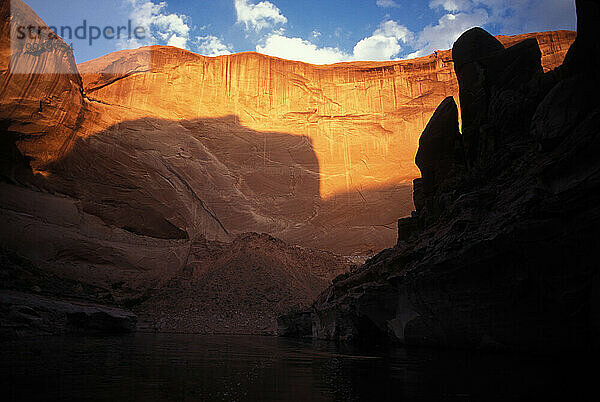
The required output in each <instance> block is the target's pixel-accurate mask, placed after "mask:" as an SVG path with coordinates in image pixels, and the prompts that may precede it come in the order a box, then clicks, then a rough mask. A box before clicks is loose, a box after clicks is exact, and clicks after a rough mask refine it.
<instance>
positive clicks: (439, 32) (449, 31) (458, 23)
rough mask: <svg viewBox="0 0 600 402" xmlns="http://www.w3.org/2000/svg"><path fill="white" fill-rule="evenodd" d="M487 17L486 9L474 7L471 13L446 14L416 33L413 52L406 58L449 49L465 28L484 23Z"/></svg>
mask: <svg viewBox="0 0 600 402" xmlns="http://www.w3.org/2000/svg"><path fill="white" fill-rule="evenodd" d="M488 19H489V16H488V13H487V11H485V10H484V9H481V8H479V9H475V10H473V12H472V13H458V14H446V15H444V16H443V17H442V18H440V20H439V21H438V24H437V25H429V26H426V27H425V28H424V29H423V30H422V31H421V32H420V33H419V34H418V35H417V40H416V43H415V49H417V50H415V51H414V52H413V53H411V54H409V55H408V56H406V58H407V59H412V58H415V57H421V56H427V55H428V54H431V53H433V52H434V51H436V50H444V49H450V48H451V47H452V45H453V44H454V42H455V41H456V39H458V37H459V36H460V35H462V34H463V32H465V31H466V30H468V29H470V28H473V27H476V26H481V25H484V24H485V23H486V22H487V21H488Z"/></svg>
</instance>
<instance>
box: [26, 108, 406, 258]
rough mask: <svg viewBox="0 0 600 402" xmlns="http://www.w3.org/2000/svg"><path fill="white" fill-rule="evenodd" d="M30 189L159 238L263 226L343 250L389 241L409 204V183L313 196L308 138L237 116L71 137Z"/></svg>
mask: <svg viewBox="0 0 600 402" xmlns="http://www.w3.org/2000/svg"><path fill="white" fill-rule="evenodd" d="M44 173H45V175H44V176H45V177H42V176H41V175H38V176H37V177H36V179H34V180H33V182H34V183H35V185H36V186H38V187H40V188H42V189H44V190H47V191H50V192H53V193H58V194H63V195H67V196H68V197H71V198H72V199H74V200H75V201H76V203H77V205H78V208H80V209H81V211H82V212H83V213H87V214H90V215H93V216H96V217H98V218H100V219H101V220H102V221H103V222H104V223H105V224H106V225H108V226H114V227H118V228H121V229H124V230H126V231H128V232H130V233H133V234H135V235H141V236H147V237H152V238H157V239H173V240H176V239H192V240H193V239H195V238H197V237H198V236H206V237H207V238H211V239H215V240H221V241H227V240H230V239H232V237H234V236H235V235H237V234H239V233H243V232H250V231H253V232H265V233H270V234H272V235H274V236H277V237H280V238H282V239H284V240H286V241H288V242H290V243H294V244H300V245H304V246H310V247H315V248H324V249H329V250H332V251H335V252H338V253H341V254H353V253H356V254H371V253H373V252H375V251H378V250H379V249H382V248H385V247H388V246H390V245H392V244H393V243H394V241H395V238H396V225H395V222H396V221H397V219H398V218H399V217H401V216H403V215H406V214H409V213H410V211H411V210H412V194H411V192H412V188H411V186H409V185H407V184H402V183H401V184H399V185H398V186H393V187H388V188H382V189H378V190H370V191H360V190H357V191H356V192H351V193H346V194H339V195H337V196H335V197H332V198H329V199H327V200H322V199H321V197H320V171H319V162H318V159H317V157H316V155H315V152H314V150H313V147H312V142H311V140H310V138H308V137H304V136H297V135H290V134H286V133H280V132H258V131H254V130H251V129H248V128H247V127H244V126H243V125H241V124H240V121H239V119H238V118H237V117H236V116H226V117H222V118H206V119H193V120H181V121H172V120H164V119H156V118H142V119H137V120H130V121H124V122H120V123H118V124H115V125H113V126H111V127H109V128H108V129H106V130H105V131H103V132H100V133H97V134H94V135H91V136H89V137H85V138H83V137H81V138H79V139H78V140H77V141H76V142H75V144H74V146H73V147H72V148H71V149H70V150H68V151H67V152H66V153H65V154H64V155H63V156H62V158H60V159H59V160H57V161H54V162H52V163H50V164H47V165H46V166H45V167H44Z"/></svg>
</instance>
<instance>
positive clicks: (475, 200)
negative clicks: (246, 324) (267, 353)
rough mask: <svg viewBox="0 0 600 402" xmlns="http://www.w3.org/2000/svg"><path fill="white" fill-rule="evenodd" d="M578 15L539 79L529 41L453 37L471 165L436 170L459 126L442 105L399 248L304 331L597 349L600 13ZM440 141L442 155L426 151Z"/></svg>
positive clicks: (334, 294) (353, 278)
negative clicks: (561, 52)
mask: <svg viewBox="0 0 600 402" xmlns="http://www.w3.org/2000/svg"><path fill="white" fill-rule="evenodd" d="M577 10H578V18H579V22H578V27H579V36H578V39H577V40H576V42H575V44H574V45H573V46H572V48H571V50H570V51H569V54H568V56H567V58H566V60H565V63H564V64H563V65H562V66H560V68H557V69H555V70H553V71H548V72H546V73H544V72H543V69H542V66H541V63H540V51H539V49H537V46H536V44H535V43H534V42H532V41H525V42H523V43H519V44H515V45H513V46H511V47H509V48H507V49H501V48H500V46H499V44H498V42H497V41H496V40H495V39H494V38H493V37H492V36H491V35H489V34H487V33H485V32H484V31H482V30H480V29H474V30H471V31H468V32H466V33H465V34H464V35H463V36H462V37H461V38H459V40H458V41H457V42H456V44H455V46H454V49H453V52H454V55H455V56H454V59H455V63H456V64H455V68H456V72H457V75H458V81H459V84H460V91H461V94H460V98H461V112H462V113H461V115H462V118H463V125H462V127H463V134H462V139H463V142H464V148H465V156H466V162H467V163H466V168H465V169H464V170H463V171H462V172H461V171H460V170H459V171H457V172H456V173H454V174H451V175H447V176H445V177H441V178H440V177H439V174H438V173H436V168H438V167H440V168H441V167H443V166H448V164H449V162H448V158H446V157H447V156H448V155H450V150H451V149H452V146H451V145H450V144H452V142H453V141H451V139H452V138H455V133H456V132H455V129H454V127H455V125H456V121H455V120H454V114H453V113H450V112H448V110H450V108H449V107H450V106H451V103H450V102H449V101H446V102H444V103H445V104H444V105H441V106H440V108H439V111H438V113H436V116H435V117H434V118H433V119H432V120H431V122H430V124H429V126H428V128H427V129H426V131H425V132H424V133H423V140H422V141H421V144H420V150H419V155H420V156H419V160H418V161H417V162H418V164H419V167H421V169H422V175H423V177H422V179H421V180H420V181H417V183H416V185H415V199H416V201H417V200H418V201H417V202H416V205H417V209H416V211H415V212H414V213H413V214H412V217H410V218H407V219H404V220H401V221H400V224H399V230H400V234H401V235H400V236H399V241H398V244H397V245H396V246H395V247H394V248H391V249H388V250H385V251H383V252H382V253H380V254H379V255H377V256H376V257H374V258H372V259H371V260H369V261H368V262H367V263H366V264H365V265H364V266H363V267H362V268H361V269H359V270H358V271H357V272H354V273H352V274H350V275H346V276H343V277H340V278H339V279H338V280H334V284H333V285H332V286H331V287H330V288H329V289H328V290H326V291H325V292H324V293H323V294H321V295H320V296H319V298H318V299H317V300H316V301H315V303H314V305H313V307H312V308H311V309H310V311H309V312H310V314H311V319H312V326H311V332H312V335H313V336H315V337H319V338H328V339H343V340H355V341H365V342H373V341H374V340H375V339H381V340H393V341H398V342H403V343H406V344H409V345H430V346H445V347H469V348H478V347H480V348H508V349H528V350H557V349H575V348H585V347H587V346H589V345H597V339H598V335H599V332H598V331H599V329H600V314H599V312H600V304H599V300H600V298H599V296H598V295H599V294H600V288H599V287H598V283H599V274H598V270H597V260H598V257H599V256H598V251H597V250H598V249H599V248H598V247H599V246H600V243H599V240H598V239H600V210H599V207H598V205H600V204H598V196H597V195H596V194H600V191H599V190H600V174H599V172H600V166H599V165H598V158H597V157H596V156H595V155H597V154H598V151H600V140H599V139H600V136H599V135H598V134H599V133H598V130H599V129H598V127H600V124H599V123H600V107H599V104H598V102H596V101H594V96H593V93H597V91H598V89H599V88H600V79H599V76H598V73H597V72H596V71H593V69H592V68H590V66H591V65H593V64H594V61H593V60H594V59H595V58H597V52H596V51H595V49H596V47H597V41H596V40H595V36H594V35H595V34H594V32H595V28H593V26H594V25H593V24H595V22H593V21H597V19H598V17H600V15H599V11H600V9H599V7H598V2H596V1H591V0H581V1H577ZM576 94H580V95H579V96H580V97H579V98H578V95H576ZM444 110H446V112H443V111H444ZM442 122H445V124H441V123H442ZM436 126H439V127H440V129H439V130H438V131H435V132H434V131H432V128H433V127H436ZM433 133H437V134H438V135H433ZM443 139H444V140H447V141H448V142H447V143H446V142H445V141H442V140H443ZM457 143H460V142H459V141H457ZM436 144H437V146H438V149H440V150H441V151H440V152H441V155H442V157H441V159H442V161H439V160H438V159H437V158H436V157H435V155H433V154H432V153H430V152H429V149H432V148H433V147H434V146H436ZM444 144H445V145H444ZM459 147H460V146H458V148H459ZM425 183H428V184H427V186H426V185H425ZM417 184H418V185H417ZM426 190H427V191H426ZM441 200H443V202H442V201H441ZM431 205H438V206H440V207H439V208H431ZM287 326H290V323H287ZM304 335H306V334H304Z"/></svg>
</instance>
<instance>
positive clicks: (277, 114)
mask: <svg viewBox="0 0 600 402" xmlns="http://www.w3.org/2000/svg"><path fill="white" fill-rule="evenodd" d="M533 36H536V37H537V38H538V42H539V43H540V45H541V50H542V53H543V63H544V67H545V68H546V70H549V69H552V68H554V67H557V66H558V65H560V63H562V59H563V58H564V55H565V54H566V51H567V50H568V48H569V46H570V44H571V43H572V41H573V40H574V38H575V34H574V33H573V32H566V31H561V32H546V33H539V34H525V35H519V36H518V37H500V39H501V40H502V41H503V42H504V43H505V44H513V43H516V42H518V41H522V40H524V39H526V38H530V37H533ZM451 58H452V57H451V54H450V52H449V51H440V52H437V53H436V54H434V55H431V56H428V57H423V58H419V59H415V60H407V61H399V62H357V63H340V64H335V65H330V66H315V65H310V64H306V63H301V62H294V61H288V60H282V59H278V58H274V57H269V56H264V55H261V54H258V53H252V52H250V53H241V54H235V55H229V56H221V57H216V58H209V57H203V56H199V55H196V54H193V53H190V52H187V51H184V50H181V49H176V48H170V47H151V48H142V49H139V50H136V51H123V52H118V53H114V54H111V55H108V56H105V57H102V58H100V59H96V60H92V61H90V62H86V63H83V64H81V65H79V70H80V72H81V73H82V76H83V79H84V86H85V91H86V94H87V96H88V97H89V98H90V99H95V100H98V101H101V102H105V103H108V104H111V105H120V106H126V107H127V108H132V109H137V110H139V111H140V112H141V113H143V114H147V115H148V116H153V117H160V118H164V119H194V118H207V117H210V118H214V117H222V116H226V115H235V116H238V117H239V119H240V123H241V124H242V125H244V126H246V127H248V128H251V129H253V130H256V131H279V132H285V133H288V134H292V135H301V136H306V137H308V138H310V139H311V141H312V146H313V149H314V151H315V153H316V155H317V159H318V162H319V169H320V195H321V197H322V198H325V199H328V198H331V197H332V196H334V195H336V194H343V193H355V192H356V191H362V190H366V189H378V188H382V187H390V186H392V187H393V186H396V185H397V184H398V183H400V182H409V181H410V180H412V179H413V178H414V177H416V176H418V171H417V169H416V167H415V166H414V163H413V160H414V155H415V152H416V148H417V141H418V137H419V134H420V133H421V132H422V130H423V127H424V126H425V124H426V122H427V121H428V120H429V118H430V117H431V114H432V113H433V111H434V110H435V108H436V107H437V105H438V104H439V103H440V102H441V101H442V100H443V99H444V98H445V97H447V96H456V94H457V91H458V86H457V83H456V76H455V74H454V69H453V63H452V61H451ZM115 69H116V70H118V71H116V73H113V72H115V71H114V70H115ZM97 72H102V74H97ZM457 100H458V98H457ZM265 157H267V156H265Z"/></svg>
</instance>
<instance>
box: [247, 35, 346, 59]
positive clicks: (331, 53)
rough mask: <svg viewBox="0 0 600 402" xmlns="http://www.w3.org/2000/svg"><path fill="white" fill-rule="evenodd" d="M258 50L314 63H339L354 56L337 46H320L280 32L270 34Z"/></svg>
mask: <svg viewBox="0 0 600 402" xmlns="http://www.w3.org/2000/svg"><path fill="white" fill-rule="evenodd" d="M256 51H257V52H260V53H263V54H267V55H269V56H275V57H281V58H283V59H288V60H297V61H304V62H306V63H312V64H330V63H338V62H341V61H348V60H350V59H351V58H352V57H351V55H349V54H347V53H345V52H343V51H342V50H340V49H338V48H336V47H318V46H317V45H315V44H314V43H312V42H309V41H307V40H304V39H302V38H289V37H287V36H284V35H283V34H282V33H280V32H277V33H273V34H271V35H269V36H268V37H267V39H266V40H265V42H264V43H263V44H259V45H258V46H256Z"/></svg>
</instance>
